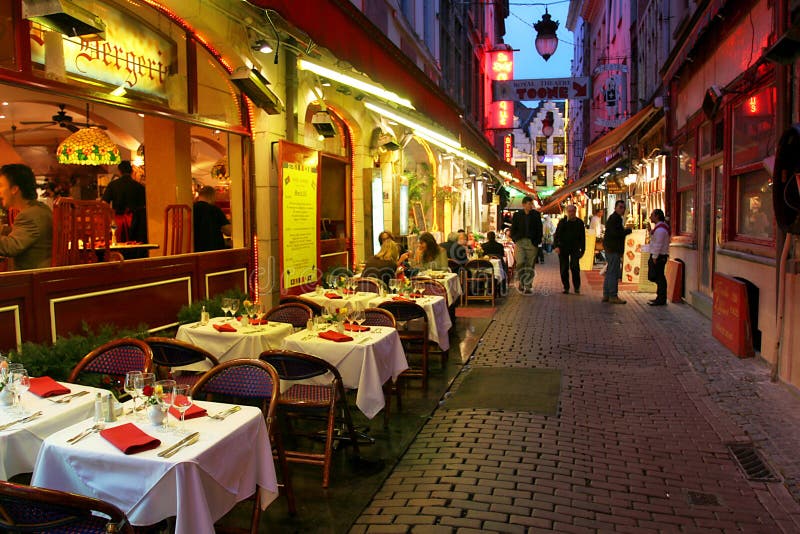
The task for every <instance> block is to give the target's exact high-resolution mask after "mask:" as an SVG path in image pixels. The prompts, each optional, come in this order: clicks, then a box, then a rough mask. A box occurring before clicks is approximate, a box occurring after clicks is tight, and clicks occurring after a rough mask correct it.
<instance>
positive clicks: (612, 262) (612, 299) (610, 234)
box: [603, 200, 632, 304]
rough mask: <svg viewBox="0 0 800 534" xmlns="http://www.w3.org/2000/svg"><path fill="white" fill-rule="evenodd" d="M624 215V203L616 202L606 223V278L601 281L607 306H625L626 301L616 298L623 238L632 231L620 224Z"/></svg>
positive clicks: (623, 246)
mask: <svg viewBox="0 0 800 534" xmlns="http://www.w3.org/2000/svg"><path fill="white" fill-rule="evenodd" d="M623 215H625V201H624V200H617V202H616V204H614V213H612V214H611V215H610V216H609V218H608V220H607V221H606V233H605V236H604V237H603V246H604V247H605V249H606V264H607V265H608V269H606V278H605V280H603V302H608V303H609V304H626V303H627V301H625V300H622V299H621V298H619V296H617V291H618V288H619V278H620V276H621V275H622V253H623V252H624V251H625V236H626V235H628V234H630V233H631V232H632V230H631V229H630V228H625V226H624V225H623V224H622V216H623Z"/></svg>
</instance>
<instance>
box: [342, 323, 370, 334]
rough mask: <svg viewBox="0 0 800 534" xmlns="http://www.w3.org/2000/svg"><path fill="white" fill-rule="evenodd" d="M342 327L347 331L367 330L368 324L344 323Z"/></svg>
mask: <svg viewBox="0 0 800 534" xmlns="http://www.w3.org/2000/svg"><path fill="white" fill-rule="evenodd" d="M344 329H345V330H347V331H348V332H369V327H368V326H362V325H360V324H350V323H345V325H344Z"/></svg>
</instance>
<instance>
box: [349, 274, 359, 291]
mask: <svg viewBox="0 0 800 534" xmlns="http://www.w3.org/2000/svg"><path fill="white" fill-rule="evenodd" d="M357 289H358V278H356V277H355V276H351V277H350V291H351V293H352V294H353V295H355V294H356V290H357Z"/></svg>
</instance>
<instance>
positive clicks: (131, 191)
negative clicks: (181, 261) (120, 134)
mask: <svg viewBox="0 0 800 534" xmlns="http://www.w3.org/2000/svg"><path fill="white" fill-rule="evenodd" d="M117 169H119V172H120V173H121V174H122V176H120V177H119V178H117V179H116V180H114V181H113V182H111V183H110V184H108V187H106V190H105V191H104V192H103V202H107V203H109V204H111V207H112V208H113V209H114V217H115V219H116V223H117V235H116V237H117V242H118V243H127V242H130V241H135V242H139V243H146V242H147V212H146V210H145V190H144V186H143V185H142V184H140V183H139V182H137V181H136V180H134V179H133V176H132V173H133V167H132V166H131V162H130V161H122V162H120V164H119V165H117Z"/></svg>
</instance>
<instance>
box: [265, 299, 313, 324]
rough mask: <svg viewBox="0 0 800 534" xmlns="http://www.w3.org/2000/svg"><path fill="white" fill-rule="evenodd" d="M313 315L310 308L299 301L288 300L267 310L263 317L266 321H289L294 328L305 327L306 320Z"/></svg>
mask: <svg viewBox="0 0 800 534" xmlns="http://www.w3.org/2000/svg"><path fill="white" fill-rule="evenodd" d="M313 316H314V313H313V312H312V311H311V308H309V307H308V306H306V305H305V304H300V303H299V302H289V303H287V304H281V305H279V306H275V307H274V308H272V309H271V310H269V311H268V312H267V313H266V314H265V315H264V319H266V320H267V321H277V322H279V323H289V324H290V325H292V326H293V327H295V328H305V327H306V324H308V320H309V319H311V318H312V317H313Z"/></svg>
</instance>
